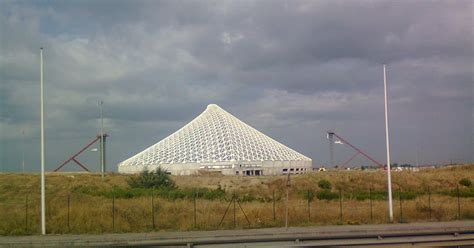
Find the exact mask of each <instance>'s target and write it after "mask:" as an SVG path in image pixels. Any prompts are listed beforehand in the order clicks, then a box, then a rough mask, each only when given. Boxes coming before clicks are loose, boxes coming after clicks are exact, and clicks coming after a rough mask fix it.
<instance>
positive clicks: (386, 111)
mask: <svg viewBox="0 0 474 248" xmlns="http://www.w3.org/2000/svg"><path fill="white" fill-rule="evenodd" d="M383 86H384V87H383V89H384V91H383V92H384V99H385V140H386V142H387V143H386V147H387V188H388V213H389V218H390V222H393V204H392V178H391V169H390V141H389V134H388V103H387V69H386V66H385V64H384V65H383Z"/></svg>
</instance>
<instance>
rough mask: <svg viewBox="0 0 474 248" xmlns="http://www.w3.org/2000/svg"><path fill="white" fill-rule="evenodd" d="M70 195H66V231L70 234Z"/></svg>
mask: <svg viewBox="0 0 474 248" xmlns="http://www.w3.org/2000/svg"><path fill="white" fill-rule="evenodd" d="M70 209H71V194H68V195H67V231H68V232H71V224H70V213H71V210H70Z"/></svg>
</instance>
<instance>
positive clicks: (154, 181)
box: [127, 167, 175, 189]
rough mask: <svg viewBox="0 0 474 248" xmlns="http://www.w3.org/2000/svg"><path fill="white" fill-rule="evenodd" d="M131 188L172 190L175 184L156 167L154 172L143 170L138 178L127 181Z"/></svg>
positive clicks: (164, 172)
mask: <svg viewBox="0 0 474 248" xmlns="http://www.w3.org/2000/svg"><path fill="white" fill-rule="evenodd" d="M127 182H128V185H129V186H130V187H132V188H145V189H151V188H169V189H170V188H174V187H175V184H174V182H173V180H171V178H170V176H169V175H168V174H167V173H166V171H165V170H163V169H161V168H160V167H158V169H156V170H155V171H148V170H144V171H143V172H142V173H140V174H139V175H138V176H133V177H131V178H130V179H128V180H127Z"/></svg>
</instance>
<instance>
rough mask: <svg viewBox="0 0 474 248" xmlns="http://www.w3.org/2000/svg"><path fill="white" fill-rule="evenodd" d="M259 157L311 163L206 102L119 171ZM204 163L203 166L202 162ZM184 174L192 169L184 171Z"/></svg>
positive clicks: (258, 160)
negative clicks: (177, 126)
mask: <svg viewBox="0 0 474 248" xmlns="http://www.w3.org/2000/svg"><path fill="white" fill-rule="evenodd" d="M263 161H295V162H296V161H306V162H308V161H309V163H311V159H310V158H308V157H306V156H304V155H302V154H300V153H298V152H296V151H294V150H292V149H291V148H288V147H286V146H285V145H283V144H281V143H279V142H277V141H275V140H273V139H272V138H270V137H268V136H266V135H264V134H263V133H261V132H259V131H257V130H256V129H254V128H252V127H251V126H249V125H247V124H245V123H244V122H242V121H240V120H239V119H237V118H236V117H234V116H233V115H231V114H230V113H228V112H226V111H225V110H223V109H222V108H220V107H219V106H217V105H215V104H210V105H208V106H207V108H206V110H205V111H204V112H202V113H201V114H200V115H199V116H198V117H196V118H195V119H194V120H192V121H191V122H190V123H188V124H187V125H186V126H184V127H182V128H181V129H179V130H178V131H176V132H175V133H173V134H171V135H170V136H168V137H167V138H165V139H163V140H161V141H160V142H158V143H156V144H154V145H152V146H150V147H149V148H147V149H145V150H144V151H142V152H140V153H138V154H136V155H135V156H133V157H131V158H129V159H127V160H125V161H123V162H122V163H120V164H119V172H139V171H141V170H143V169H144V168H153V167H157V166H162V167H164V168H166V169H167V170H169V171H171V172H173V170H174V169H179V170H183V169H184V170H192V169H193V168H194V169H203V168H213V167H212V165H216V164H219V165H221V167H222V166H223V167H222V168H234V167H235V165H240V166H241V165H242V163H243V164H245V165H250V167H252V165H255V166H257V165H258V164H260V165H261V164H263ZM204 164H205V165H206V166H202V165H204ZM305 164H307V163H305ZM173 165H174V166H175V168H173ZM178 165H181V166H178ZM185 165H189V166H188V167H189V168H186V166H185ZM199 165H201V166H199ZM226 165H227V167H226ZM176 166H177V167H176ZM183 166H184V167H183ZM229 166H230V167H229ZM178 167H179V168H178ZM247 167H248V166H247ZM174 174H180V173H174ZM185 174H193V173H192V172H190V171H188V172H187V173H185Z"/></svg>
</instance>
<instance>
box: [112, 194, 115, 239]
mask: <svg viewBox="0 0 474 248" xmlns="http://www.w3.org/2000/svg"><path fill="white" fill-rule="evenodd" d="M112 232H115V191H114V190H112Z"/></svg>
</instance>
